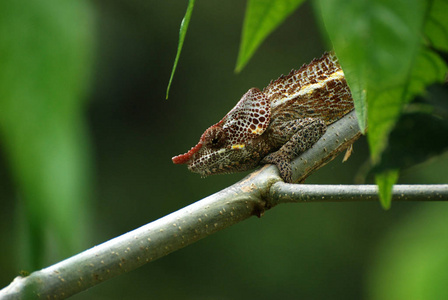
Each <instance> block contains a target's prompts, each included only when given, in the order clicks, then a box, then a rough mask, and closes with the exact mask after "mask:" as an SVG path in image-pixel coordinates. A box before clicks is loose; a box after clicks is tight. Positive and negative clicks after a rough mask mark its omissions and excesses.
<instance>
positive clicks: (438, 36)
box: [425, 0, 448, 52]
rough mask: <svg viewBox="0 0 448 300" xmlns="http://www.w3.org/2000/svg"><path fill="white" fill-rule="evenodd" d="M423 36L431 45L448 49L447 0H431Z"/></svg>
mask: <svg viewBox="0 0 448 300" xmlns="http://www.w3.org/2000/svg"><path fill="white" fill-rule="evenodd" d="M425 37H426V39H427V40H428V42H429V44H430V45H431V46H432V47H434V48H436V49H439V50H441V51H445V52H447V51H448V1H446V0H433V1H432V4H431V11H430V14H429V17H428V18H427V21H426V23H425Z"/></svg>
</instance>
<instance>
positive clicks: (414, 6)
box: [319, 0, 448, 207]
mask: <svg viewBox="0 0 448 300" xmlns="http://www.w3.org/2000/svg"><path fill="white" fill-rule="evenodd" d="M319 3H320V9H321V11H322V16H323V20H324V24H325V26H326V28H327V31H328V35H329V37H330V39H331V41H332V43H333V45H334V49H335V52H336V54H337V55H338V58H339V60H340V63H341V65H342V68H343V69H344V72H345V75H346V78H347V82H348V84H349V86H350V87H351V89H352V93H353V97H354V100H355V106H356V108H357V110H358V109H359V108H361V109H362V112H358V116H360V126H361V127H362V126H364V125H365V123H364V122H365V119H364V118H365V114H364V108H365V103H366V102H367V107H368V110H367V120H368V127H369V130H368V142H369V147H370V152H371V157H372V161H373V163H374V164H377V163H378V162H379V161H380V157H381V153H382V152H383V151H384V149H385V148H386V146H387V138H388V135H389V133H390V132H391V130H392V128H393V127H394V126H395V123H396V122H397V120H398V118H399V116H400V115H401V113H402V110H403V107H404V106H405V105H406V104H407V103H408V102H409V101H410V100H411V99H412V98H413V97H415V96H416V95H417V94H419V93H422V92H423V91H424V89H425V88H426V86H428V85H429V84H431V83H435V82H441V81H443V79H444V76H445V75H444V74H445V73H446V71H447V68H446V65H445V64H444V63H443V61H442V60H441V59H440V57H439V56H438V55H435V53H433V52H431V51H428V50H426V49H424V48H423V47H422V39H421V37H422V36H423V29H424V28H425V24H427V23H428V22H429V20H431V22H432V23H431V24H433V25H432V26H429V28H428V26H426V28H425V30H426V35H427V36H428V37H432V39H435V40H433V41H431V42H432V43H433V44H434V45H441V47H442V46H443V45H445V44H446V43H445V42H443V41H442V42H440V43H439V40H440V39H442V38H443V37H446V33H447V32H448V28H446V27H445V26H446V23H447V21H446V14H445V19H444V18H443V16H442V14H440V12H435V11H434V10H436V9H441V8H443V7H444V4H441V3H440V2H439V1H435V3H436V5H434V6H429V5H430V3H428V2H426V1H423V0H417V1H407V0H394V1H383V0H372V1H357V0H350V1H347V0H320V2H319ZM434 24H437V26H438V27H437V30H439V31H438V32H439V34H435V32H436V29H435V27H436V26H435V25H434ZM441 32H442V33H444V34H441ZM364 96H365V97H364ZM364 98H365V99H364ZM397 176H398V171H397V170H390V171H388V172H384V173H382V174H380V175H378V178H377V181H378V182H380V183H381V184H380V185H379V188H380V195H381V197H382V199H381V201H382V203H383V206H384V207H388V206H389V205H390V199H388V198H384V197H389V195H390V190H391V188H392V182H393V181H394V180H395V179H396V178H397Z"/></svg>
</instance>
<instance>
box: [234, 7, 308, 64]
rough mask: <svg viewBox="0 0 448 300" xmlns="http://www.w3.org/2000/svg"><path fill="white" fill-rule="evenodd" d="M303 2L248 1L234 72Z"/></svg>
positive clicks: (245, 62)
mask: <svg viewBox="0 0 448 300" xmlns="http://www.w3.org/2000/svg"><path fill="white" fill-rule="evenodd" d="M302 2H304V0H249V1H248V4H247V9H246V15H245V18H244V25H243V33H242V36H241V43H240V50H239V53H238V60H237V63H236V68H235V70H236V72H240V71H241V70H242V69H243V68H244V66H245V65H246V64H247V63H248V61H249V60H250V58H251V57H252V55H253V54H254V53H255V51H256V50H257V48H258V47H259V46H260V44H261V43H262V42H263V41H264V40H265V39H266V37H267V36H268V35H269V34H270V33H271V32H272V31H273V30H275V29H276V28H277V27H278V26H279V25H280V24H281V23H282V22H283V21H284V20H285V19H286V18H287V17H288V16H289V15H290V14H291V13H292V12H294V10H296V9H297V7H298V6H299V5H300V4H301V3H302Z"/></svg>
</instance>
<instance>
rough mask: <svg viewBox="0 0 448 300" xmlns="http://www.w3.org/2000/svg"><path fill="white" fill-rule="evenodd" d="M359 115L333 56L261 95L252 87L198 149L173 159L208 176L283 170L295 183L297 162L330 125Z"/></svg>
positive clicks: (272, 85) (280, 80)
mask: <svg viewBox="0 0 448 300" xmlns="http://www.w3.org/2000/svg"><path fill="white" fill-rule="evenodd" d="M352 110H353V100H352V96H351V93H350V89H349V88H348V86H347V83H346V81H345V77H344V73H343V71H342V69H341V68H340V66H339V64H338V62H337V59H336V57H335V55H334V54H332V53H325V54H324V55H323V56H322V57H321V58H320V59H315V60H313V61H312V62H311V63H310V64H308V65H303V66H302V67H301V68H300V69H299V70H297V71H294V70H293V71H291V73H289V74H288V75H287V76H283V75H282V76H280V77H279V78H278V79H277V80H275V81H271V83H270V84H269V85H268V86H267V87H266V88H264V89H263V91H260V90H259V89H257V88H251V89H250V90H249V91H248V92H247V93H246V94H244V95H243V97H242V98H241V100H240V101H239V102H238V103H237V104H236V105H235V107H234V108H233V109H232V110H231V111H230V112H229V113H228V114H227V115H225V116H224V118H223V119H222V120H221V121H219V122H218V123H216V124H215V125H213V126H211V127H209V128H208V129H207V130H206V131H205V132H204V133H203V134H202V136H201V138H200V139H199V142H198V144H197V145H196V146H194V147H193V148H191V150H190V151H188V152H187V153H185V154H181V155H178V156H175V157H173V162H174V163H176V164H187V165H188V168H189V169H190V170H191V171H193V172H196V173H199V174H201V175H202V176H208V175H213V174H223V173H232V172H237V171H246V170H250V169H253V168H255V167H256V166H258V165H260V164H275V165H277V167H278V169H279V171H280V176H281V177H282V178H283V180H284V181H285V182H292V170H291V160H293V159H294V158H295V157H297V156H298V155H299V154H300V153H303V152H305V151H306V150H308V149H309V148H311V147H312V146H313V145H314V144H315V143H316V142H317V141H318V140H319V139H320V138H321V137H322V135H323V134H324V133H325V131H326V128H327V126H328V125H329V124H331V123H333V122H335V121H337V120H339V119H340V118H342V117H343V116H344V115H346V114H347V113H349V112H350V111H352Z"/></svg>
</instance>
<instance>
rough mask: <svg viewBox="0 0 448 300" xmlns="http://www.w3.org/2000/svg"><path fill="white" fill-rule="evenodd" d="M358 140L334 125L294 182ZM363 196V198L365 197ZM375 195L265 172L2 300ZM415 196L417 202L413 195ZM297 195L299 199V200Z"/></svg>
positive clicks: (46, 293)
mask: <svg viewBox="0 0 448 300" xmlns="http://www.w3.org/2000/svg"><path fill="white" fill-rule="evenodd" d="M359 136H360V133H359V129H358V125H357V120H356V117H355V115H354V113H351V114H349V115H347V116H346V117H344V118H343V119H341V120H339V121H338V122H336V123H334V124H332V125H331V126H329V128H328V131H327V132H326V134H325V135H324V136H323V137H322V138H321V139H320V140H319V141H318V142H317V143H316V145H315V146H314V147H313V148H312V149H310V150H308V151H307V152H305V153H304V154H302V155H301V156H300V157H299V158H297V159H296V160H295V162H294V164H293V170H294V177H293V178H294V179H295V180H296V181H303V180H304V179H305V178H306V177H307V176H308V175H309V174H311V172H313V171H315V170H316V169H318V168H319V167H321V166H323V165H325V164H326V163H327V162H328V161H329V160H331V159H333V158H334V157H335V156H336V155H337V154H338V153H339V152H341V151H343V150H344V149H345V148H347V147H348V146H350V145H351V143H353V141H354V140H356V139H357V138H358V137H359ZM447 188H448V185H445V186H443V189H444V190H443V196H442V197H444V198H443V199H442V200H447V199H446V197H447V191H446V189H447ZM332 189H333V190H332ZM398 189H400V188H399V187H398ZM360 190H362V194H363V195H364V196H361V195H360V193H359V191H360ZM367 191H369V192H367ZM433 191H434V189H433V187H431V186H430V187H422V186H419V187H418V188H417V190H415V189H412V188H410V187H406V188H404V189H402V190H400V192H399V193H403V194H406V195H407V197H410V198H412V197H414V198H413V199H410V198H409V200H417V199H416V198H415V197H419V195H420V196H421V193H422V192H427V193H432V192H433ZM332 193H333V194H332ZM374 193H375V190H374V188H372V187H370V186H366V187H359V186H358V187H356V186H352V187H347V186H345V187H337V186H336V187H335V186H333V187H329V189H327V190H323V189H322V186H309V185H288V184H284V183H283V182H281V179H280V177H279V175H278V170H277V168H276V167H274V166H265V167H263V168H261V169H259V170H257V171H255V172H253V173H251V174H250V175H248V176H247V177H246V178H244V179H243V180H241V181H240V182H238V183H236V184H234V185H232V186H230V187H228V188H226V189H224V190H222V191H220V192H218V193H216V194H213V195H211V196H209V197H206V198H204V199H202V200H200V201H198V202H196V203H193V204H191V205H189V206H187V207H185V208H183V209H180V210H178V211H176V212H174V213H172V214H170V215H167V216H165V217H163V218H161V219H159V220H156V221H154V222H152V223H150V224H147V225H145V226H142V227H140V228H138V229H135V230H133V231H131V232H128V233H126V234H123V235H122V236H119V237H117V238H114V239H112V240H109V241H107V242H105V243H103V244H101V245H99V246H96V247H93V248H91V249H89V250H86V251H84V252H82V253H80V254H77V255H75V256H73V257H70V258H68V259H66V260H64V261H61V262H59V263H57V264H54V265H52V266H50V267H47V268H45V269H42V270H40V271H36V272H33V273H31V274H30V275H29V276H27V277H20V276H19V277H16V278H15V279H14V281H13V282H12V283H11V284H10V285H9V286H7V287H5V288H4V289H2V290H0V298H1V299H25V298H26V299H28V298H27V297H36V296H37V297H39V298H43V299H47V298H48V299H64V298H67V297H69V296H71V295H74V294H76V293H79V292H81V291H83V290H86V289H88V288H89V287H92V286H94V285H96V284H99V283H101V282H103V281H105V280H108V279H110V278H112V277H115V276H117V275H120V274H123V273H125V272H129V271H131V270H133V269H136V268H138V267H140V266H142V265H144V264H146V263H148V262H151V261H153V260H156V259H158V258H160V257H163V256H165V255H168V254H169V253H171V252H173V251H176V250H179V249H181V248H183V247H185V246H187V245H190V244H192V243H194V242H196V241H197V240H199V239H202V238H204V237H206V236H208V235H211V234H213V233H215V232H217V231H219V230H222V229H224V228H226V227H229V226H231V225H234V224H237V223H239V222H241V221H243V220H245V219H247V218H249V217H251V216H253V215H256V216H261V215H262V214H263V213H264V211H265V210H267V209H269V208H271V207H273V206H275V205H276V204H279V203H284V202H300V201H308V200H310V199H311V197H313V199H315V198H316V197H319V196H318V195H320V197H322V196H324V197H326V198H327V199H329V200H334V201H336V200H337V201H352V200H353V199H354V198H353V197H355V196H354V195H357V196H356V197H357V199H358V198H359V199H361V198H363V197H367V200H372V199H373V197H375V195H374ZM412 193H415V194H416V196H412V195H410V194H412ZM440 194H442V192H440ZM297 195H299V196H300V197H296V196H297ZM428 195H429V194H428ZM342 196H343V197H342ZM303 197H305V198H303ZM307 197H310V198H307ZM332 197H333V198H332ZM335 197H340V198H338V199H336V198H335ZM424 197H426V196H424ZM430 197H435V196H434V195H431V196H430ZM422 199H423V198H422ZM431 199H434V200H437V199H438V200H440V199H441V198H437V197H435V198H431Z"/></svg>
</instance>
